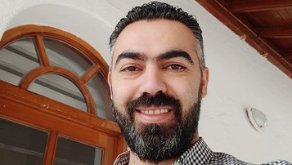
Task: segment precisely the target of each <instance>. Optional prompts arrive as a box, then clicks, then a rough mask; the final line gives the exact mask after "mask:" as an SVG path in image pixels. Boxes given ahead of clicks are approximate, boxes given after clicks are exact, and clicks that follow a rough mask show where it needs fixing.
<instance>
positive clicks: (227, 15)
mask: <svg viewBox="0 0 292 165" xmlns="http://www.w3.org/2000/svg"><path fill="white" fill-rule="evenodd" d="M195 1H197V2H198V3H199V4H200V5H202V6H203V7H204V8H205V9H206V10H208V11H209V12H210V13H211V14H213V15H214V16H215V17H216V18H217V19H218V20H220V21H221V22H222V23H224V24H225V25H226V26H227V27H229V28H230V29H231V30H232V31H233V32H234V33H236V34H237V35H239V36H241V37H242V38H243V39H245V41H246V42H247V43H249V44H250V45H251V46H252V47H254V48H255V49H256V50H257V51H258V52H259V53H260V54H261V55H263V56H264V57H266V58H267V59H268V60H269V61H270V62H271V63H272V64H274V65H275V66H277V67H278V68H279V69H280V70H282V71H283V72H284V73H285V74H287V75H288V76H289V77H290V78H291V79H292V65H291V64H290V63H289V62H288V61H286V60H285V59H284V58H283V57H282V56H281V54H280V53H279V52H278V50H276V49H275V48H274V47H272V46H271V45H269V44H268V43H267V42H266V41H265V38H262V37H259V35H258V34H256V30H255V29H251V27H248V26H247V25H245V24H244V23H243V22H242V20H239V18H237V17H236V16H235V15H234V14H232V12H230V11H229V10H228V9H227V7H226V6H227V5H226V4H223V3H222V1H221V0H195ZM265 1H271V0H265ZM289 1H290V0H289ZM281 2H284V4H285V2H286V0H283V1H281ZM291 3H292V0H291Z"/></svg>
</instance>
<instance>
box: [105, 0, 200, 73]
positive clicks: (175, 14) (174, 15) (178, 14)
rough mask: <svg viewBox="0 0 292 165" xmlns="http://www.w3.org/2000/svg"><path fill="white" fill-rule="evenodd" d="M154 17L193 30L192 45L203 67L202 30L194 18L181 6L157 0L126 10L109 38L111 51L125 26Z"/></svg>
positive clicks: (153, 18)
mask: <svg viewBox="0 0 292 165" xmlns="http://www.w3.org/2000/svg"><path fill="white" fill-rule="evenodd" d="M155 19H167V20H174V21H179V22H181V23H183V24H184V25H186V26H187V27H188V28H189V29H190V30H191V31H192V32H193V34H194V37H195V41H196V45H194V46H196V50H197V54H198V58H199V62H200V68H201V69H202V68H204V67H205V58H204V45H203V36H202V30H201V28H200V25H199V23H198V22H197V20H196V18H195V17H194V16H192V15H190V14H188V13H187V12H185V11H183V10H182V9H181V8H177V7H174V6H171V5H169V4H167V3H163V2H157V1H153V2H149V3H145V4H143V5H142V6H137V7H134V8H133V9H132V10H130V11H129V12H128V14H127V15H126V17H125V18H122V19H121V20H120V21H119V22H118V24H117V25H116V27H115V29H114V31H113V32H112V34H111V36H110V40H109V45H110V50H111V53H113V47H114V45H115V42H116V40H117V38H118V36H119V35H120V33H121V32H122V31H123V30H124V28H125V27H126V26H128V25H129V24H131V23H133V22H136V21H139V20H155Z"/></svg>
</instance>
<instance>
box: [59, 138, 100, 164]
mask: <svg viewBox="0 0 292 165" xmlns="http://www.w3.org/2000/svg"><path fill="white" fill-rule="evenodd" d="M101 158H102V149H101V148H95V147H92V146H88V145H85V144H82V143H79V142H75V141H72V140H69V139H65V138H63V137H60V138H59V139H58V146H57V151H56V156H55V162H54V165H73V164H74V165H100V164H101Z"/></svg>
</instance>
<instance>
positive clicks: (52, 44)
mask: <svg viewBox="0 0 292 165" xmlns="http://www.w3.org/2000/svg"><path fill="white" fill-rule="evenodd" d="M43 40H44V44H45V47H46V52H47V56H48V58H49V62H50V65H51V66H59V67H62V68H65V69H68V70H69V71H71V72H73V73H75V74H76V75H78V76H79V77H81V76H82V75H83V73H85V72H86V71H87V70H88V69H89V68H90V67H91V66H92V65H93V63H92V61H91V60H90V59H88V58H87V57H86V56H85V55H84V54H83V53H81V52H80V51H78V50H76V49H75V48H73V47H71V46H70V45H67V44H66V43H63V42H61V41H58V40H55V39H51V38H44V39H43Z"/></svg>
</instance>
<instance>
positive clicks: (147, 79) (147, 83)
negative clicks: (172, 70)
mask: <svg viewBox="0 0 292 165" xmlns="http://www.w3.org/2000/svg"><path fill="white" fill-rule="evenodd" d="M141 78H142V79H141V84H140V88H139V90H140V91H139V93H140V94H141V95H142V94H149V95H152V96H154V95H155V94H156V93H158V92H162V93H166V89H167V87H166V82H165V79H164V76H163V74H162V73H161V72H160V71H159V69H158V68H150V69H148V70H146V71H145V72H144V75H143V76H142V77H141Z"/></svg>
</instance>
